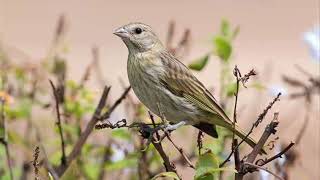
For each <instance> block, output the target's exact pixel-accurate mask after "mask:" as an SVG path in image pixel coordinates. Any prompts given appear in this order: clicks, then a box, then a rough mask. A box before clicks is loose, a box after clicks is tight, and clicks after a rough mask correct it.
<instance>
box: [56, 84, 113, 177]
mask: <svg viewBox="0 0 320 180" xmlns="http://www.w3.org/2000/svg"><path fill="white" fill-rule="evenodd" d="M109 91H110V87H105V88H104V90H103V93H102V96H101V98H100V101H99V104H98V106H97V108H96V110H95V112H94V114H93V116H92V117H91V120H90V121H89V123H88V125H87V127H86V128H85V130H84V131H83V132H82V133H81V135H80V138H79V140H78V141H77V142H76V144H75V145H74V147H73V149H72V151H71V153H70V155H69V156H68V157H67V163H66V165H63V164H61V165H60V166H59V167H58V168H57V173H58V175H59V177H61V176H62V175H63V174H64V172H65V171H66V170H67V169H68V167H69V166H70V164H71V162H72V161H73V160H74V159H75V158H76V157H78V155H79V154H80V152H81V149H82V147H83V145H84V143H85V142H86V140H87V139H88V137H89V135H90V133H91V132H92V130H93V128H94V126H95V125H96V123H97V122H98V121H99V119H100V114H101V111H102V109H103V108H104V107H105V104H106V99H107V97H108V94H109Z"/></svg>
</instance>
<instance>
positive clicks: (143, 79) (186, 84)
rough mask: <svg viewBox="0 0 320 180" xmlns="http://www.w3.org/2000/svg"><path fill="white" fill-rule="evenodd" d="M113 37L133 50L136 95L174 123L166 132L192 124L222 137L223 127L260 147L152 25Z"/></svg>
mask: <svg viewBox="0 0 320 180" xmlns="http://www.w3.org/2000/svg"><path fill="white" fill-rule="evenodd" d="M113 34H115V35H116V36H119V37H120V38H121V39H122V41H123V42H124V44H125V45H126V46H127V49H128V51H129V53H128V60H127V73H128V79H129V82H130V85H131V87H132V89H133V91H134V93H135V94H136V96H137V97H138V99H139V100H140V101H141V102H142V103H143V104H144V105H145V106H146V107H147V108H148V109H149V110H150V111H151V112H153V113H154V114H156V115H157V116H159V117H163V118H165V119H166V120H168V121H169V122H170V123H171V124H167V125H166V127H165V129H166V130H175V129H177V128H179V127H181V126H183V125H192V126H194V127H196V128H198V129H199V130H201V131H203V132H205V133H206V134H208V135H209V136H211V137H213V138H218V133H217V130H216V126H222V127H224V128H227V129H228V130H230V131H233V132H234V133H235V135H237V136H238V137H240V138H241V139H243V140H244V141H245V142H246V143H247V144H249V145H250V146H251V147H254V146H255V145H256V144H257V143H256V141H255V140H254V139H253V138H252V137H251V136H248V137H247V136H246V133H245V132H244V131H243V130H241V128H240V127H239V125H237V124H235V126H234V124H233V121H231V120H230V119H229V117H228V116H227V115H226V113H225V112H224V110H223V109H222V108H221V106H220V105H219V104H218V102H217V100H216V99H215V98H214V96H213V95H212V94H211V93H210V92H209V91H208V90H207V88H206V87H205V86H204V85H203V83H201V82H200V81H199V80H198V79H197V78H196V77H195V76H194V75H193V74H192V72H191V70H189V69H188V67H187V66H185V65H184V64H183V63H182V62H181V61H179V60H178V59H177V58H176V57H175V56H174V55H173V54H171V53H170V52H169V51H168V50H167V49H166V48H165V46H164V45H163V44H162V43H161V41H160V39H159V38H158V37H157V35H156V34H155V33H154V31H153V30H152V28H151V27H150V26H149V25H146V24H144V23H139V22H136V23H129V24H126V25H124V26H121V27H119V28H117V29H116V30H115V31H114V33H113Z"/></svg>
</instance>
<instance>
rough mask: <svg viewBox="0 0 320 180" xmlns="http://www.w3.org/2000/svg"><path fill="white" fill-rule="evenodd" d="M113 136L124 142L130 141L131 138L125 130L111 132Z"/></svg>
mask: <svg viewBox="0 0 320 180" xmlns="http://www.w3.org/2000/svg"><path fill="white" fill-rule="evenodd" d="M111 136H112V137H114V138H119V139H123V140H130V139H131V136H130V133H129V131H127V130H124V129H115V130H113V131H112V132H111Z"/></svg>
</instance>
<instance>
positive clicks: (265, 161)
mask: <svg viewBox="0 0 320 180" xmlns="http://www.w3.org/2000/svg"><path fill="white" fill-rule="evenodd" d="M294 144H295V143H293V142H291V143H290V144H289V145H288V146H287V147H286V148H284V149H283V150H282V151H281V152H279V153H278V154H276V155H274V156H272V157H271V158H268V159H267V160H263V162H262V163H261V164H259V163H258V165H259V166H264V165H266V164H268V163H269V162H271V161H273V160H275V159H277V158H281V157H282V155H283V154H285V153H286V152H287V151H289V150H290V149H291V148H292V147H293V145H294Z"/></svg>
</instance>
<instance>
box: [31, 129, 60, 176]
mask: <svg viewBox="0 0 320 180" xmlns="http://www.w3.org/2000/svg"><path fill="white" fill-rule="evenodd" d="M34 126H35V131H36V139H37V141H38V142H39V144H40V149H41V150H40V151H41V152H42V154H43V156H44V158H43V162H44V167H45V169H46V170H47V171H48V173H49V174H50V175H51V176H52V178H53V179H54V180H58V179H59V176H58V174H57V173H56V171H55V169H54V168H53V167H52V165H51V164H50V162H49V158H48V156H47V153H46V150H45V148H44V146H43V144H42V139H41V135H40V131H39V128H38V127H37V126H36V125H34Z"/></svg>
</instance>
